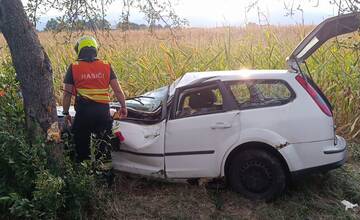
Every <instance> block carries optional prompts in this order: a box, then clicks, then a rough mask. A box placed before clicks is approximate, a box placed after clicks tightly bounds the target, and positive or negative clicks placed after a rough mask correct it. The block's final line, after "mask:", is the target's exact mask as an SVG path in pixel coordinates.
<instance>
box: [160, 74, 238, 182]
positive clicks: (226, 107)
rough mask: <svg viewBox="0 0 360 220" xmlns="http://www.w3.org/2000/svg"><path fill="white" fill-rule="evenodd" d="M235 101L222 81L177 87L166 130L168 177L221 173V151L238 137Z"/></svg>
mask: <svg viewBox="0 0 360 220" xmlns="http://www.w3.org/2000/svg"><path fill="white" fill-rule="evenodd" d="M204 94H205V95H204ZM211 94H213V95H211ZM210 96H211V97H210ZM233 104H234V103H232V100H231V98H230V96H229V95H228V92H227V90H226V89H225V88H224V86H223V84H222V83H220V82H219V81H217V82H211V83H205V84H204V83H203V84H201V85H193V86H188V87H183V88H180V89H177V90H176V92H175V100H174V103H173V106H172V107H173V108H172V113H171V117H170V119H169V121H168V122H167V126H166V134H165V167H166V175H167V177H170V178H190V177H217V176H219V175H220V166H221V160H222V155H223V154H224V152H225V151H226V149H228V148H229V147H231V146H232V145H233V144H235V142H236V141H237V140H238V138H239V126H240V125H239V120H238V118H239V113H240V112H239V111H238V110H236V107H234V106H233ZM202 105H203V106H202Z"/></svg>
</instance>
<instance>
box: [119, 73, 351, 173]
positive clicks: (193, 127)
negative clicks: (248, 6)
mask: <svg viewBox="0 0 360 220" xmlns="http://www.w3.org/2000/svg"><path fill="white" fill-rule="evenodd" d="M296 75H297V74H294V73H291V72H287V71H286V70H279V71H276V70H261V71H256V70H241V71H216V72H206V73H188V74H185V76H184V77H183V78H182V79H181V80H180V81H177V85H173V87H174V88H175V89H177V88H181V87H183V86H186V85H190V84H191V83H192V82H194V81H196V80H201V79H207V78H208V77H212V78H211V79H210V80H207V81H212V80H213V81H215V80H221V81H222V82H226V81H233V80H254V79H276V80H283V81H285V82H287V83H288V85H289V86H290V87H291V88H292V89H293V90H294V92H295V94H296V98H295V99H294V100H293V101H292V102H290V103H287V104H285V105H280V106H273V107H264V108H255V109H247V110H233V111H228V112H223V113H216V114H209V115H200V116H194V117H187V118H180V119H175V120H174V119H170V120H166V119H165V120H163V121H161V122H160V123H159V124H156V125H139V124H133V123H129V122H122V121H120V122H117V123H119V125H120V128H119V129H120V131H121V132H122V133H123V134H124V136H125V139H126V140H125V142H124V143H123V145H122V146H121V148H122V150H124V151H120V152H115V153H113V156H114V160H113V165H114V168H115V169H118V170H121V171H126V172H131V173H138V174H143V175H149V176H157V177H159V176H160V177H164V178H195V177H221V176H224V175H225V161H226V159H227V157H228V155H229V154H230V152H232V150H234V149H235V148H236V147H238V146H241V145H242V144H244V143H248V142H261V143H265V144H268V145H269V146H272V147H273V148H274V149H276V150H278V151H279V152H280V154H281V155H282V157H283V159H284V160H285V161H286V163H287V166H288V168H289V171H290V172H296V171H301V170H304V169H308V168H313V167H319V166H323V165H327V164H332V163H336V162H339V161H342V160H344V159H345V158H346V150H343V151H341V152H338V153H334V154H325V153H324V152H325V151H326V150H327V149H330V150H331V149H332V150H334V149H335V150H336V149H344V148H345V146H346V142H345V141H344V139H343V138H341V137H338V139H339V140H338V144H337V145H334V122H333V118H332V117H329V116H326V115H325V114H324V113H323V112H322V111H321V110H320V108H319V107H318V106H317V105H316V104H315V102H314V101H313V100H312V98H311V97H310V96H309V94H307V92H306V91H305V90H304V89H303V88H302V87H301V85H300V84H299V83H298V82H297V81H296V79H295V76H296ZM169 93H172V94H173V95H174V94H175V92H174V90H173V91H170V92H169ZM216 125H219V127H218V128H214V127H216ZM193 151H214V153H213V154H191V155H190V154H189V155H181V154H180V155H172V153H174V152H175V153H179V152H180V153H181V152H185V153H186V152H193ZM129 152H131V153H129ZM137 153H144V154H149V156H144V155H136V154H137ZM153 155H158V156H153Z"/></svg>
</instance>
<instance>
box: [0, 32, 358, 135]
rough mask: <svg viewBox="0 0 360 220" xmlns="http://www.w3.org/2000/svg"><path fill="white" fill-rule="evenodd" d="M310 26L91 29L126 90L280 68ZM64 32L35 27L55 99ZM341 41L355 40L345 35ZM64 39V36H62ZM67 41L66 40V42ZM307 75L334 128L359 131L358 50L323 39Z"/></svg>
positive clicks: (68, 50)
mask: <svg viewBox="0 0 360 220" xmlns="http://www.w3.org/2000/svg"><path fill="white" fill-rule="evenodd" d="M312 28H313V27H312V26H305V27H304V26H281V27H278V26H269V27H267V26H264V27H259V26H248V27H245V28H230V27H229V28H227V27H223V28H211V29H199V28H189V29H183V30H179V31H177V40H176V41H175V40H174V38H172V37H171V35H170V33H169V31H167V30H159V31H157V32H155V35H152V34H150V33H149V32H147V31H130V32H121V31H117V30H115V31H110V32H106V33H97V34H96V35H97V38H98V39H99V41H100V44H101V48H100V57H102V58H103V59H105V60H108V61H109V62H110V63H111V64H112V66H113V68H114V70H115V72H116V73H117V75H118V77H119V79H120V82H121V84H122V86H123V88H124V90H125V92H126V94H127V95H128V96H133V95H138V94H141V93H143V92H145V91H148V90H151V89H154V88H157V87H160V86H162V85H166V84H169V83H171V82H172V81H173V80H175V79H176V78H178V77H180V76H181V75H183V74H184V73H186V72H190V71H207V70H230V69H241V68H248V69H284V68H286V66H285V59H286V57H287V56H288V55H289V54H290V53H291V51H292V50H293V49H294V48H295V46H296V45H297V44H298V42H300V41H301V39H302V38H303V37H304V36H305V34H306V33H308V32H309V31H310V30H311V29H312ZM66 36H68V35H67V33H60V34H57V35H55V36H54V35H53V34H52V33H46V32H45V33H39V37H40V40H41V43H42V45H43V46H44V48H45V50H46V51H47V53H48V54H49V57H50V59H51V62H52V66H53V70H54V82H55V89H56V96H57V100H58V102H59V103H60V100H61V95H62V92H61V87H62V80H63V77H64V74H65V72H66V69H67V67H68V65H69V64H70V63H71V62H73V61H74V59H75V53H74V51H73V42H75V40H76V38H77V34H76V33H75V34H73V36H72V37H71V38H69V37H66ZM348 36H351V37H352V38H351V39H345V38H340V39H341V40H344V39H345V42H347V43H350V44H351V43H354V42H358V41H359V39H360V38H359V35H358V34H354V35H348ZM66 40H68V41H66ZM69 42H70V43H69ZM0 47H2V48H1V52H2V53H1V54H0V61H1V60H3V61H4V60H5V61H6V60H9V53H8V50H7V49H6V46H5V43H4V40H3V39H2V38H1V39H0ZM308 64H309V67H310V69H311V70H312V75H313V77H314V79H315V81H317V83H318V84H319V85H320V87H321V88H322V89H323V90H324V91H325V93H326V95H327V96H328V97H329V99H330V101H331V102H332V103H333V105H334V107H335V109H334V111H335V115H336V121H337V125H338V132H339V133H340V134H342V135H345V136H346V137H347V139H348V140H350V139H351V140H357V139H358V137H360V109H359V105H360V83H359V75H360V61H359V50H352V49H347V48H345V47H339V44H337V43H334V42H329V43H327V44H325V45H324V46H323V47H322V48H321V49H320V50H319V51H318V52H316V53H315V54H314V56H312V57H311V58H310V59H309V60H308Z"/></svg>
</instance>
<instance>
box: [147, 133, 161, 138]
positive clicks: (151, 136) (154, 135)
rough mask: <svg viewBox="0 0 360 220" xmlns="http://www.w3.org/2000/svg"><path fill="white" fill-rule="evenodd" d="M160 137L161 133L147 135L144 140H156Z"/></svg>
mask: <svg viewBox="0 0 360 220" xmlns="http://www.w3.org/2000/svg"><path fill="white" fill-rule="evenodd" d="M158 136H160V133H154V134H147V135H144V138H146V139H148V138H156V137H158Z"/></svg>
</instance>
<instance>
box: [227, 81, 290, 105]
mask: <svg viewBox="0 0 360 220" xmlns="http://www.w3.org/2000/svg"><path fill="white" fill-rule="evenodd" d="M227 85H228V87H229V88H230V91H231V92H232V95H233V96H234V98H235V100H236V102H237V104H238V106H239V107H240V109H248V108H259V107H268V106H277V105H283V104H286V103H288V102H290V101H291V100H292V99H293V98H294V96H295V93H294V92H293V91H292V89H291V88H290V87H289V85H288V84H287V83H286V82H285V81H282V80H247V81H235V82H234V81H232V82H228V83H227Z"/></svg>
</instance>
